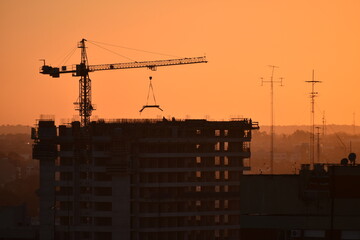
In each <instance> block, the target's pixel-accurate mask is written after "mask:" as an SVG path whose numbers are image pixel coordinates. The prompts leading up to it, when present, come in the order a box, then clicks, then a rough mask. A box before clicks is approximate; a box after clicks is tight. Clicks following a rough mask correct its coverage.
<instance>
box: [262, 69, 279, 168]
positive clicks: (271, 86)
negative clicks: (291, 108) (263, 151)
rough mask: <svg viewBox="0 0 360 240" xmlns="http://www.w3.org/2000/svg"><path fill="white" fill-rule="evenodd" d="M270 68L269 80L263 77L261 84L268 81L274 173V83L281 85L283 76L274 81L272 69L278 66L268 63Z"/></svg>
mask: <svg viewBox="0 0 360 240" xmlns="http://www.w3.org/2000/svg"><path fill="white" fill-rule="evenodd" d="M269 67H270V68H271V77H270V80H269V81H264V79H263V78H261V86H263V85H264V83H270V119H271V123H270V124H271V126H270V136H271V138H270V174H273V173H274V134H275V133H274V83H280V86H283V84H282V83H283V78H279V79H280V80H277V81H275V80H274V71H275V68H279V67H277V66H274V65H269Z"/></svg>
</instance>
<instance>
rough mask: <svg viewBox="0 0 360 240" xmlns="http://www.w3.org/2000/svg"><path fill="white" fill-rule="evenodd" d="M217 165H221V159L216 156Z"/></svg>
mask: <svg viewBox="0 0 360 240" xmlns="http://www.w3.org/2000/svg"><path fill="white" fill-rule="evenodd" d="M215 165H220V157H219V156H215Z"/></svg>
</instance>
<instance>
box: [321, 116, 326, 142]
mask: <svg viewBox="0 0 360 240" xmlns="http://www.w3.org/2000/svg"><path fill="white" fill-rule="evenodd" d="M322 124H323V129H322V136H323V137H324V136H325V134H326V119H325V111H324V112H323V117H322Z"/></svg>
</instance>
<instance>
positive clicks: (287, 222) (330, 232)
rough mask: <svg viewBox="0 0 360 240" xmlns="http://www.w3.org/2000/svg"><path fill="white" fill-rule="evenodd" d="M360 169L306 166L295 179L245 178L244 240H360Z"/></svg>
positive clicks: (242, 184) (241, 220) (250, 176)
mask: <svg viewBox="0 0 360 240" xmlns="http://www.w3.org/2000/svg"><path fill="white" fill-rule="evenodd" d="M359 189H360V166H359V165H355V164H353V165H340V164H339V165H325V164H316V165H315V168H314V170H309V165H303V166H302V170H301V171H300V174H296V175H295V174H294V175H243V177H242V179H241V185H240V195H241V196H242V198H241V199H240V208H239V211H240V212H241V215H240V223H241V233H240V236H241V238H240V239H252V240H262V239H267V240H291V239H294V240H295V239H296V240H314V239H317V240H320V239H321V240H325V239H328V240H340V239H360V191H359Z"/></svg>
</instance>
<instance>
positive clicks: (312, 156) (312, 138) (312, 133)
mask: <svg viewBox="0 0 360 240" xmlns="http://www.w3.org/2000/svg"><path fill="white" fill-rule="evenodd" d="M305 82H307V83H311V92H310V99H311V131H310V152H309V153H310V156H309V158H310V165H311V168H312V169H313V168H314V160H315V107H314V106H315V97H316V96H317V95H318V92H315V84H316V83H321V81H315V71H314V70H313V72H312V80H311V81H305Z"/></svg>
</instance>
